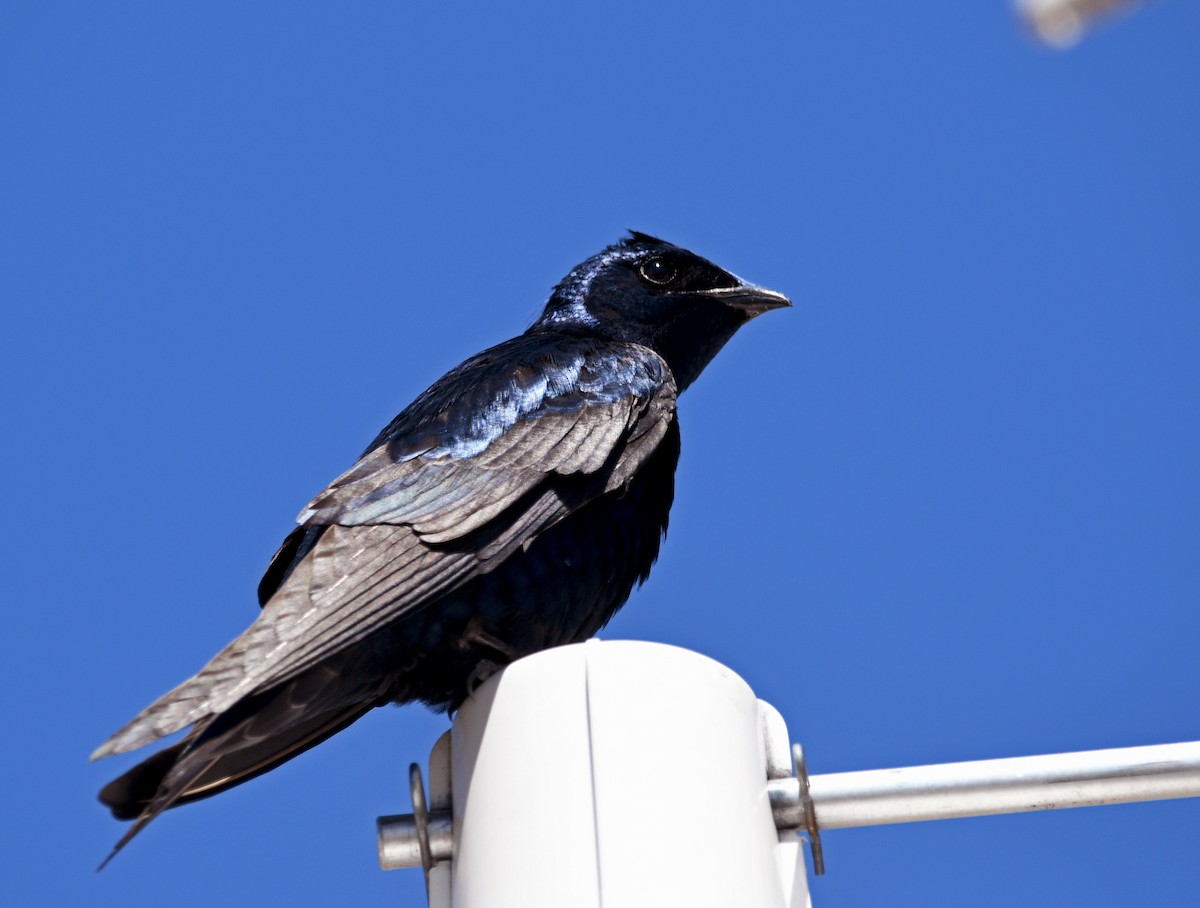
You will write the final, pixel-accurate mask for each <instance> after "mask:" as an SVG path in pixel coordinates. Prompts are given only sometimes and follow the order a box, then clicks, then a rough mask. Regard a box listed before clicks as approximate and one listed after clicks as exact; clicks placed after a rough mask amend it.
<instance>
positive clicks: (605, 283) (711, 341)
mask: <svg viewBox="0 0 1200 908" xmlns="http://www.w3.org/2000/svg"><path fill="white" fill-rule="evenodd" d="M790 305H791V302H790V301H789V300H788V298H787V297H785V296H784V295H782V294H780V293H777V292H775V291H773V290H768V289H766V288H764V287H760V286H757V285H755V284H752V283H749V282H747V281H744V280H742V279H741V278H739V277H737V276H736V275H734V274H733V273H731V272H729V271H726V270H724V269H722V268H720V267H718V266H717V265H715V264H713V263H712V262H710V261H708V260H707V259H704V258H702V257H700V256H699V255H696V254H695V253H693V252H690V251H688V250H686V249H683V248H682V247H679V246H675V245H673V244H671V243H668V242H666V241H664V240H661V239H658V238H656V237H653V236H650V235H648V234H645V233H639V232H637V231H630V232H629V233H628V235H627V236H625V237H623V238H622V239H620V240H619V241H618V242H616V243H614V244H612V245H610V246H608V247H607V248H605V249H603V250H602V251H601V252H599V253H598V254H596V255H593V256H592V257H590V258H588V259H587V260H586V261H584V262H582V263H581V264H579V265H577V266H576V267H575V268H573V269H572V270H571V271H570V273H568V274H567V276H566V277H565V278H563V279H562V280H561V281H560V282H559V283H558V284H557V285H556V286H555V287H554V288H553V290H552V292H551V293H550V296H549V298H548V299H547V301H546V303H545V306H544V309H543V311H542V313H541V315H540V316H539V317H537V319H536V320H535V321H534V322H533V324H532V325H531V326H530V327H529V328H528V329H527V330H526V331H525V332H524V333H522V334H520V335H518V336H517V337H514V338H511V339H510V340H506V341H504V342H503V343H500V344H497V345H496V346H494V347H491V348H490V349H487V350H485V351H483V352H482V353H479V354H477V355H475V356H472V357H471V358H469V359H467V360H466V361H465V362H463V363H462V364H460V365H459V366H457V367H455V368H454V369H452V370H450V371H449V372H448V373H446V375H444V376H443V377H442V378H440V379H439V380H437V381H436V382H434V384H433V385H432V386H430V387H429V388H428V390H426V391H425V392H424V393H422V394H421V395H420V396H418V397H417V398H416V400H415V401H413V403H412V404H410V405H409V406H408V407H407V408H406V409H405V410H403V411H402V412H401V413H400V414H399V415H398V416H396V418H395V419H393V420H392V421H391V422H390V423H389V424H388V425H387V426H385V427H384V428H383V430H382V431H381V432H380V433H379V434H378V435H377V436H376V437H375V439H374V440H373V441H372V442H371V443H370V444H369V445H368V446H367V448H366V450H365V451H364V452H363V454H362V455H361V456H360V458H359V459H358V460H357V462H355V463H354V464H353V465H352V466H351V467H350V469H349V470H348V471H346V472H345V473H343V474H342V475H341V476H339V477H338V478H337V479H335V480H334V481H333V482H332V483H331V484H330V485H329V486H328V487H327V488H326V489H325V490H324V491H322V492H321V493H320V494H318V495H317V496H316V497H315V498H314V499H313V500H312V501H311V502H310V503H309V504H308V506H307V507H306V508H305V509H304V510H303V511H302V512H301V513H300V515H299V517H298V519H297V526H296V528H295V529H294V530H292V532H291V533H290V534H289V535H288V536H287V537H286V538H285V539H284V541H283V544H282V545H281V546H280V547H279V550H278V551H277V552H276V553H275V555H274V557H273V558H272V559H271V561H270V563H269V565H268V566H267V569H266V571H265V573H264V575H263V577H262V580H261V582H260V583H259V586H258V601H259V605H260V607H261V610H260V612H259V613H258V616H257V618H256V619H255V620H254V622H253V623H252V624H251V625H250V627H249V628H248V629H247V630H246V631H245V632H243V633H242V634H241V635H240V636H238V637H237V638H236V639H234V640H233V641H232V642H231V643H230V644H229V645H227V646H226V647H225V648H224V649H222V650H221V651H220V652H219V653H217V654H216V655H215V656H214V657H213V658H212V659H211V660H210V661H209V662H208V663H207V664H206V665H205V666H204V667H203V668H202V669H201V670H200V671H199V672H198V673H197V674H195V675H194V676H193V677H191V678H189V679H188V680H186V681H184V682H183V683H182V684H180V685H179V686H178V687H176V688H174V689H173V690H171V691H170V692H168V693H167V694H165V695H163V696H162V697H160V698H159V699H157V700H155V701H154V702H153V703H152V704H150V706H148V707H146V708H145V709H144V710H142V711H141V712H140V713H139V714H138V715H137V716H136V717H134V718H133V719H132V720H131V721H129V722H128V723H127V724H126V725H124V726H123V727H122V728H121V729H120V730H119V731H117V732H116V733H115V734H114V735H112V737H110V738H109V739H108V740H107V741H106V742H105V743H104V744H102V745H101V746H100V747H99V748H97V749H96V751H95V752H94V753H93V754H92V759H99V758H101V757H106V756H109V755H112V754H119V753H125V752H127V751H131V750H134V749H137V748H140V747H143V746H145V745H147V744H150V743H152V742H154V741H156V740H158V739H160V738H162V737H165V736H167V735H170V734H172V733H175V732H178V731H181V730H183V729H185V728H190V730H189V731H188V732H187V733H186V734H185V735H184V736H183V737H182V738H181V739H180V740H179V741H178V742H177V743H175V744H172V745H170V746H168V747H166V748H164V749H163V750H160V751H158V752H157V753H154V754H153V755H152V756H150V757H149V758H147V759H145V760H144V761H142V762H141V763H139V764H137V765H136V766H134V767H133V768H132V769H130V770H129V771H127V772H126V773H124V774H123V775H121V776H120V777H118V778H117V779H114V780H113V781H112V782H110V783H109V784H108V785H106V786H104V788H103V789H102V790H101V792H100V800H101V802H102V803H103V804H104V805H106V806H107V807H108V808H109V809H110V810H111V812H112V815H113V816H114V817H116V818H117V819H121V820H132V821H133V825H132V826H131V827H130V828H129V830H128V831H127V832H126V833H125V835H124V836H123V837H122V838H121V839H120V841H118V842H117V844H116V846H115V847H114V848H113V850H112V853H111V854H110V855H109V856H108V858H106V860H105V864H106V863H107V862H108V861H109V860H111V859H112V857H113V856H115V855H116V853H117V852H119V851H120V850H121V849H122V848H123V847H124V846H125V845H126V844H127V843H128V842H129V841H130V840H131V839H132V838H133V837H134V836H135V835H137V834H138V833H139V832H140V831H141V830H142V829H143V828H144V827H145V826H146V825H147V824H148V823H149V822H150V821H151V820H153V819H154V818H155V817H157V816H158V815H159V814H161V813H162V812H163V811H164V810H166V809H168V808H171V807H175V806H178V805H180V804H184V803H187V802H190V801H196V800H199V799H201V798H206V797H209V796H211V795H214V794H217V793H218V792H221V791H225V790H226V789H228V788H231V787H232V786H234V785H237V784H240V783H241V782H244V781H246V780H248V779H251V778H253V777H255V776H258V775H260V774H262V773H264V772H267V771H268V770H271V769H273V768H275V767H277V766H279V765H280V764H281V763H284V762H285V761H287V760H290V759H291V758H292V757H294V756H296V755H297V754H299V753H301V752H303V751H305V750H307V749H308V748H310V747H313V746H315V745H316V744H319V743H320V742H322V741H324V740H325V739H326V738H328V737H329V736H331V735H333V734H335V733H336V732H338V731H340V730H342V729H344V728H346V727H347V726H348V725H350V724H351V723H352V722H354V721H355V720H357V719H358V718H360V717H361V716H362V715H363V714H365V713H366V712H368V711H369V710H370V709H372V708H373V707H376V706H383V705H386V704H389V703H400V704H406V703H412V702H421V703H424V704H426V705H428V706H429V707H432V708H433V709H434V710H437V711H446V712H453V711H454V710H456V709H457V708H458V707H459V706H460V705H461V704H462V702H463V701H464V700H465V699H466V698H467V697H468V696H470V694H471V693H472V692H473V690H474V689H475V688H476V687H477V686H478V684H480V683H481V682H482V681H483V680H485V679H486V678H487V677H488V676H489V675H491V674H493V673H494V672H496V671H497V670H499V669H500V668H502V667H503V666H504V665H507V664H509V663H511V662H513V661H514V660H516V659H519V658H521V657H523V656H526V655H529V654H531V653H535V652H538V651H540V650H544V649H547V648H549V647H554V646H560V645H563V644H568V643H576V642H580V641H583V640H586V639H588V638H590V637H592V636H594V635H595V634H596V633H597V632H598V631H599V630H600V629H601V628H602V627H604V625H605V624H606V623H607V622H608V621H609V619H610V618H611V617H612V616H613V614H614V613H615V612H616V611H617V610H618V609H619V608H620V607H621V606H622V605H623V604H624V603H625V601H626V600H627V599H628V598H629V596H630V594H631V592H632V591H633V589H634V587H635V586H638V585H640V584H641V583H642V582H644V581H645V580H646V578H647V577H648V576H649V574H650V569H651V566H652V565H653V564H654V563H655V561H656V560H657V558H658V554H659V548H660V545H661V543H662V540H663V538H664V537H665V535H666V531H667V524H668V518H669V514H670V509H671V505H672V502H673V500H674V496H675V468H676V464H677V462H678V459H679V451H680V433H679V423H678V419H677V414H676V402H677V399H678V396H679V394H680V393H682V392H683V391H684V390H685V389H687V388H688V387H689V386H690V385H691V384H692V383H693V382H694V381H695V380H696V379H697V377H698V376H699V375H700V373H701V371H702V370H703V369H704V368H705V366H706V365H708V363H709V362H710V361H711V360H712V358H713V357H714V356H715V355H716V354H717V352H718V351H719V350H720V349H721V348H722V347H723V346H724V345H725V343H726V342H727V341H728V340H729V339H730V338H731V337H732V336H733V335H734V333H735V332H736V331H737V330H738V329H739V328H741V327H742V326H743V325H745V324H746V323H747V322H749V321H750V320H751V319H753V318H755V317H756V316H758V315H760V314H762V313H764V312H767V311H769V310H773V309H779V308H783V307H787V306H790ZM103 866H104V865H103V864H102V865H101V867H103Z"/></svg>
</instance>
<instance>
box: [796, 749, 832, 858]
mask: <svg viewBox="0 0 1200 908" xmlns="http://www.w3.org/2000/svg"><path fill="white" fill-rule="evenodd" d="M792 762H793V763H795V764H796V781H797V782H799V783H800V808H801V810H803V812H804V829H805V830H806V831H807V832H808V847H809V849H810V850H811V851H812V860H813V873H815V874H816V875H817V876H824V875H825V852H824V850H823V849H822V848H821V831H820V830H819V829H818V828H817V810H816V808H815V807H814V806H813V799H812V793H811V792H810V791H809V788H808V763H807V761H806V760H805V759H804V748H803V747H801V746H800V745H799V744H793V745H792Z"/></svg>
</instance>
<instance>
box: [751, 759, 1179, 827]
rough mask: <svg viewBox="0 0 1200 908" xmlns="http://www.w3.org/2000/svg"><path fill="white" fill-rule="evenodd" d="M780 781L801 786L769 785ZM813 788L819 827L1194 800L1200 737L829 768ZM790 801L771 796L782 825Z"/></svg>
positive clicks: (811, 782) (811, 781)
mask: <svg viewBox="0 0 1200 908" xmlns="http://www.w3.org/2000/svg"><path fill="white" fill-rule="evenodd" d="M780 782H782V783H787V782H791V783H792V784H793V785H796V784H797V783H796V780H794V779H781V780H776V781H774V782H771V783H770V784H771V785H772V786H777V785H778V783H780ZM797 787H798V786H797ZM809 790H810V793H811V797H812V802H813V809H814V812H815V813H816V821H817V827H818V828H819V829H842V828H846V827H850V826H880V825H884V824H887V823H915V822H918V821H921V820H941V819H950V818H953V817H975V816H986V815H989V814H998V813H1023V812H1025V811H1031V810H1057V809H1059V808H1063V807H1090V806H1095V805H1099V804H1120V803H1124V802H1128V801H1155V800H1161V799H1164V798H1194V797H1200V741H1192V742H1187V743H1183V744H1159V745H1154V746H1150V747H1122V748H1116V749H1112V750H1087V751H1079V752H1076V753H1063V754H1046V755H1043V756H1038V757H1014V758H1010V759H1003V760H977V761H973V762H969V763H940V764H935V765H932V766H907V767H903V768H900V769H874V770H868V771H865V772H838V773H826V774H821V775H813V776H810V777H809ZM790 800H791V799H790V798H789V797H787V795H786V794H784V793H782V792H780V793H776V794H775V796H774V797H773V798H772V806H773V807H775V806H776V805H778V807H777V808H776V821H777V823H778V821H779V820H780V819H781V816H780V813H781V810H780V809H779V808H783V807H791V806H792V805H791V804H787V803H786V802H788V801H790ZM798 802H799V794H798V792H797V796H796V807H798V806H799V803H798ZM785 813H786V811H785ZM795 814H796V810H792V811H791V816H786V817H784V818H783V819H785V821H789V820H793V819H796V818H797V817H796V815H795ZM801 817H802V812H801ZM788 825H794V826H796V827H801V826H803V825H804V824H803V822H796V823H794V824H793V823H790V822H788Z"/></svg>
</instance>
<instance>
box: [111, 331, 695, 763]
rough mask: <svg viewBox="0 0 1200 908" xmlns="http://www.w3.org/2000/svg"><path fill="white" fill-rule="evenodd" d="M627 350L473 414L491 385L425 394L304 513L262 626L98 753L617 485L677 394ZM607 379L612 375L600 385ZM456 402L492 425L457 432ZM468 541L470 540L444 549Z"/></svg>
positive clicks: (650, 359) (453, 576) (525, 376)
mask: <svg viewBox="0 0 1200 908" xmlns="http://www.w3.org/2000/svg"><path fill="white" fill-rule="evenodd" d="M615 355H616V354H612V353H611V352H610V353H606V354H605V356H608V357H609V358H610V359H611V358H612V357H613V356H615ZM621 356H622V357H624V358H623V359H621V360H620V362H619V365H620V368H619V369H617V368H612V367H611V366H612V364H611V363H607V361H606V362H599V363H591V364H589V361H588V360H587V358H586V357H585V356H583V355H582V354H579V355H578V356H577V357H576V359H577V360H578V362H575V364H574V365H573V366H572V365H571V364H570V363H568V364H567V368H562V364H561V363H559V364H557V365H558V367H559V369H558V372H556V373H554V374H556V375H559V379H558V383H557V384H556V383H555V381H552V380H551V379H550V378H548V377H547V375H548V374H550V366H552V365H555V364H554V363H541V364H540V365H539V367H538V368H533V367H530V366H529V364H528V363H523V362H517V363H516V364H515V366H509V367H508V369H509V370H510V371H507V372H502V373H501V374H500V379H499V380H502V384H500V385H499V386H500V387H501V388H502V389H505V390H503V393H498V395H496V396H493V398H492V400H493V401H499V403H498V404H496V405H495V406H491V407H485V408H480V407H479V396H480V394H483V393H484V392H486V390H487V388H486V383H485V384H481V385H480V386H479V387H476V388H475V389H474V390H473V393H471V394H467V395H464V394H462V392H461V391H457V390H455V391H454V393H453V394H450V393H447V394H445V395H444V396H443V397H444V399H443V397H439V396H438V393H437V392H438V389H439V386H438V385H435V386H434V387H433V388H431V389H430V391H428V392H426V394H425V395H422V397H421V398H418V400H417V401H416V402H415V403H414V405H413V407H411V408H410V410H409V411H406V412H405V414H401V416H400V417H397V419H396V420H395V421H394V422H393V424H392V425H391V426H389V428H388V429H387V430H385V432H384V433H383V434H381V436H380V438H378V439H377V440H376V443H375V445H374V446H373V447H372V449H370V450H369V451H368V452H367V453H366V454H364V456H363V457H362V458H361V459H360V460H359V461H358V462H357V463H356V464H355V465H354V466H353V467H352V468H351V469H350V470H348V471H347V472H346V473H344V474H343V475H342V476H340V477H338V479H336V480H335V481H334V482H333V483H332V484H330V486H329V487H328V488H327V489H326V490H325V491H323V492H322V493H321V494H320V495H318V496H317V497H316V498H315V499H313V501H312V502H311V503H310V504H309V506H308V508H307V509H306V510H305V511H304V512H302V513H301V515H300V521H299V522H300V523H301V524H302V525H306V526H309V527H326V529H325V530H324V532H323V533H322V534H321V536H320V538H319V539H318V540H317V541H316V542H315V544H313V545H311V546H310V547H308V548H306V549H305V550H304V552H303V555H302V556H301V557H300V559H299V560H298V561H297V562H296V563H295V564H294V565H293V566H291V568H290V573H288V574H287V575H286V579H284V580H283V582H282V583H281V584H280V585H279V587H278V589H276V590H275V592H274V594H273V595H272V596H271V598H270V600H269V601H268V602H267V603H266V605H265V607H264V608H263V610H262V612H261V613H260V614H259V617H258V619H257V620H256V621H255V622H254V623H253V624H252V625H251V626H250V627H249V628H248V629H247V630H246V631H245V632H244V633H243V634H242V635H241V636H239V637H238V638H237V639H236V640H234V641H232V642H231V643H230V644H229V645H228V646H226V647H225V648H224V649H223V650H221V652H220V653H218V654H217V655H216V656H215V657H214V658H213V659H212V660H211V661H210V662H209V663H208V664H207V665H206V666H205V667H204V668H202V669H201V670H200V672H199V673H198V674H197V675H195V676H194V677H193V678H191V679H189V680H188V681H185V682H184V683H183V684H181V685H179V686H178V687H176V688H175V689H174V690H172V691H171V692H169V693H168V694H166V695H164V696H163V697H161V698H159V699H158V700H157V701H155V702H154V703H153V704H151V705H150V706H149V707H147V708H146V709H145V710H143V712H142V713H140V714H139V715H138V716H137V717H136V718H134V719H133V720H132V721H131V722H129V723H128V724H127V725H126V726H124V727H123V728H122V729H121V730H120V731H118V732H117V733H116V734H115V735H114V736H113V737H112V738H110V739H109V741H108V742H106V743H105V744H104V745H103V746H102V747H101V748H99V749H98V750H97V751H96V753H95V754H94V755H93V757H100V756H105V755H107V754H110V753H118V752H124V751H127V750H132V749H134V748H136V747H140V746H142V745H144V744H147V743H149V742H150V741H153V740H154V739H156V738H159V737H162V736H164V735H167V734H170V733H172V732H175V731H178V730H179V729H181V728H184V727H185V726H187V725H191V724H194V723H196V722H199V721H203V720H204V719H205V718H207V717H210V716H213V715H216V714H219V713H221V712H222V711H224V710H226V709H229V708H230V707H231V706H233V704H235V703H237V702H238V701H239V700H241V699H243V698H244V697H246V696H248V695H250V694H252V693H257V692H260V691H264V690H267V689H269V688H271V687H272V686H274V685H277V684H280V683H282V682H284V681H287V680H288V679H290V678H292V677H295V676H296V675H297V674H298V673H299V672H301V671H303V670H305V669H306V668H309V667H311V666H313V665H314V664H316V663H318V662H320V661H321V660H322V659H324V658H327V657H328V656H330V655H331V654H333V653H336V652H338V651H340V650H343V649H345V648H346V647H348V646H350V645H352V644H353V643H355V642H357V641H359V640H361V639H363V638H364V637H366V636H368V635H369V634H371V633H373V632H374V631H376V630H379V629H380V628H382V627H383V626H384V625H386V624H388V623H390V622H392V621H395V620H396V619H397V618H399V617H401V616H402V615H403V614H404V613H405V612H407V611H409V610H410V609H413V608H416V607H418V606H420V605H422V604H424V603H428V602H431V601H433V600H435V599H436V598H437V597H439V596H441V595H444V594H445V593H446V592H448V591H450V590H452V589H454V588H455V587H456V586H458V585H460V584H461V583H463V582H465V581H466V580H467V579H469V578H470V577H472V576H476V575H478V574H480V573H483V572H486V571H487V570H490V569H491V567H492V566H494V564H496V563H499V562H500V561H501V560H503V558H504V557H505V556H506V555H507V553H509V552H511V551H513V550H515V548H516V547H518V546H520V545H524V544H528V542H529V541H531V540H532V539H533V538H535V537H536V536H537V535H538V534H539V533H541V532H543V531H544V530H545V529H547V528H548V527H550V526H552V525H553V524H554V523H556V522H557V521H559V520H561V519H562V518H563V517H564V516H566V515H567V514H569V513H571V511H573V510H574V509H576V508H578V507H580V506H582V505H583V504H585V503H586V502H587V501H588V500H591V499H592V498H595V497H596V496H597V495H601V494H604V493H605V492H611V491H614V490H617V489H620V488H622V487H623V486H624V485H625V484H627V483H628V482H629V480H630V479H631V478H632V476H633V475H634V474H635V473H636V472H637V470H638V469H639V467H640V466H641V464H642V463H644V462H645V460H646V458H648V457H649V456H650V455H651V454H652V453H653V451H654V449H655V447H656V446H657V445H658V443H659V442H660V441H661V440H662V438H663V436H664V435H665V433H666V431H667V428H668V427H669V425H670V424H671V422H672V421H673V420H674V416H675V398H676V395H677V390H676V387H675V383H674V380H673V378H672V377H671V374H670V371H669V370H668V369H667V367H666V364H665V363H663V362H662V360H661V359H660V358H659V357H658V356H657V354H655V353H653V352H652V351H650V350H648V349H646V348H637V347H627V348H624V350H623V351H622V352H621ZM491 363H492V360H487V361H486V362H485V363H484V365H489V366H490V364H491ZM606 363H607V365H606ZM501 365H503V363H501ZM468 366H471V363H470V362H468V363H467V364H464V367H460V370H456V371H469V370H467V367H468ZM471 368H473V369H475V370H476V372H478V371H479V370H481V369H483V366H479V365H476V366H471ZM496 368H499V367H496ZM455 374H456V373H454V372H452V373H450V375H449V376H447V379H446V380H445V381H446V382H449V380H450V379H451V378H453V377H454V376H455ZM472 374H473V375H474V373H472ZM563 374H566V375H567V376H568V377H569V378H571V380H572V381H573V380H574V379H575V378H579V379H581V380H582V379H585V378H586V382H584V383H583V384H582V385H580V384H578V383H576V384H571V382H568V381H566V380H565V379H563V378H562V377H561V376H562V375H563ZM604 374H611V375H612V376H614V377H613V378H612V380H611V381H610V382H609V384H607V385H606V384H604V383H603V382H602V381H601V380H600V378H599V377H598V376H603V375H604ZM485 377H486V376H485ZM539 395H540V396H539ZM457 406H464V407H470V408H473V409H472V412H473V413H474V414H479V413H484V414H485V415H488V418H489V419H491V422H488V423H486V424H480V425H479V426H476V422H478V420H476V419H475V417H474V416H472V417H471V419H472V420H473V421H471V422H469V423H467V422H464V420H465V417H464V418H460V417H458V416H456V411H455V409H454V408H455V407H457ZM410 411H412V412H413V413H415V414H416V415H415V416H410V415H407V414H409V413H410ZM418 417H419V418H418ZM406 420H408V421H409V422H411V423H412V425H411V426H409V425H408V422H406ZM456 420H457V422H456ZM459 424H464V425H469V426H470V431H468V432H464V433H461V434H460V436H455V437H448V436H447V435H446V432H448V431H449V430H448V429H446V428H445V427H447V426H455V425H459ZM406 426H407V428H406ZM439 433H440V434H439ZM471 433H474V434H471ZM539 489H540V491H538V490H539ZM517 502H522V503H523V506H522V507H521V508H514V507H513V505H514V504H516V503H517ZM476 531H478V532H480V533H481V534H482V536H481V537H480V538H479V539H478V540H477V541H476V542H473V543H472V544H470V545H467V544H462V545H452V543H458V542H459V541H460V540H463V539H464V537H466V536H468V535H469V534H471V533H473V532H476ZM274 569H275V568H274V566H273V567H272V570H274ZM280 573H281V575H282V571H281V572H280Z"/></svg>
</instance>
